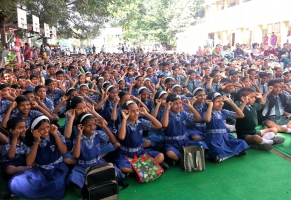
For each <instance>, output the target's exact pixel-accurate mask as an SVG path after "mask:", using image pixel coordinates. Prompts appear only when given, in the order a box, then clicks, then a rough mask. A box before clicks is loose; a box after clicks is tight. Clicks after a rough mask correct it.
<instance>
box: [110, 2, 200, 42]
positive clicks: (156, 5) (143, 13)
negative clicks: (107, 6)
mask: <svg viewBox="0 0 291 200" xmlns="http://www.w3.org/2000/svg"><path fill="white" fill-rule="evenodd" d="M202 4H203V0H144V1H141V0H132V1H131V3H130V4H127V5H124V6H122V7H120V8H119V9H118V12H116V13H112V15H113V16H114V17H115V18H117V19H118V20H115V21H113V25H114V26H122V27H123V29H124V32H125V34H124V35H125V38H124V39H125V40H132V41H135V42H136V40H137V38H142V39H145V38H148V37H151V38H153V40H156V41H159V42H161V43H164V44H167V45H169V46H173V45H174V44H175V34H176V33H177V32H180V31H183V30H184V29H185V28H187V27H189V26H192V25H195V24H196V23H197V22H199V21H200V20H201V18H203V16H204V8H203V7H202V6H201V5H202Z"/></svg>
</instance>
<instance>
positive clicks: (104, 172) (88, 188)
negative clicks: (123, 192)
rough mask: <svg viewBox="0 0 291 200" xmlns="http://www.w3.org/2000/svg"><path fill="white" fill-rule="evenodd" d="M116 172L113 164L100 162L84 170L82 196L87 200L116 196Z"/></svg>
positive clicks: (117, 191) (114, 197)
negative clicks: (84, 177)
mask: <svg viewBox="0 0 291 200" xmlns="http://www.w3.org/2000/svg"><path fill="white" fill-rule="evenodd" d="M118 194H119V188H118V180H117V174H116V171H115V168H114V166H113V164H111V163H101V164H98V165H96V166H94V167H89V168H87V170H86V179H85V184H84V187H83V188H82V197H83V198H84V199H88V200H99V199H108V200H109V199H110V200H115V199H117V198H118Z"/></svg>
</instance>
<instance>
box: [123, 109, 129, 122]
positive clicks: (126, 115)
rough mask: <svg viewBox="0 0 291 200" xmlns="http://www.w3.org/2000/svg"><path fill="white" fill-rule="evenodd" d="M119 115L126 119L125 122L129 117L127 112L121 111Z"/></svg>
mask: <svg viewBox="0 0 291 200" xmlns="http://www.w3.org/2000/svg"><path fill="white" fill-rule="evenodd" d="M121 114H122V117H123V119H126V120H127V119H128V117H129V111H128V110H122V111H121Z"/></svg>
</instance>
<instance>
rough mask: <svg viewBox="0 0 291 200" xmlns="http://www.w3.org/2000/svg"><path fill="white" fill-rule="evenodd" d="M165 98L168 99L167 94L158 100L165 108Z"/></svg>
mask: <svg viewBox="0 0 291 200" xmlns="http://www.w3.org/2000/svg"><path fill="white" fill-rule="evenodd" d="M167 97H168V94H163V95H162V96H161V98H160V100H161V106H164V107H165V106H166V105H167V102H166V99H167Z"/></svg>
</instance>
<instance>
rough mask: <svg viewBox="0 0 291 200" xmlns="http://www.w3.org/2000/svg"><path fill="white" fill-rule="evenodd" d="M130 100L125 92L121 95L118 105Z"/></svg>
mask: <svg viewBox="0 0 291 200" xmlns="http://www.w3.org/2000/svg"><path fill="white" fill-rule="evenodd" d="M129 100H130V95H128V94H126V95H124V96H122V98H121V99H120V102H119V103H120V105H123V104H124V103H125V102H127V101H129Z"/></svg>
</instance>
